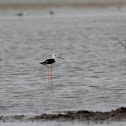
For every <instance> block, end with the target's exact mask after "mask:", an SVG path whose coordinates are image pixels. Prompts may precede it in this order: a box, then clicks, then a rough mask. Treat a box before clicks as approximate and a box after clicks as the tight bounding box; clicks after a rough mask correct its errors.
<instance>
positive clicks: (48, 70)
mask: <svg viewBox="0 0 126 126" xmlns="http://www.w3.org/2000/svg"><path fill="white" fill-rule="evenodd" d="M47 72H48V75H47V78H48V86H49V68H47Z"/></svg>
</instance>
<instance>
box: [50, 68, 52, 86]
mask: <svg viewBox="0 0 126 126" xmlns="http://www.w3.org/2000/svg"><path fill="white" fill-rule="evenodd" d="M51 77H52V67H51V74H50V80H51V85H52V79H51Z"/></svg>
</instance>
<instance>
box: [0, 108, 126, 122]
mask: <svg viewBox="0 0 126 126" xmlns="http://www.w3.org/2000/svg"><path fill="white" fill-rule="evenodd" d="M52 120H54V121H75V120H78V121H121V120H123V121H126V108H125V107H121V108H118V109H116V110H112V111H107V112H99V111H96V112H93V111H86V110H80V111H67V112H66V113H64V114H41V115H38V116H32V117H31V116H25V115H14V116H0V122H15V121H20V122H22V121H31V122H33V121H52Z"/></svg>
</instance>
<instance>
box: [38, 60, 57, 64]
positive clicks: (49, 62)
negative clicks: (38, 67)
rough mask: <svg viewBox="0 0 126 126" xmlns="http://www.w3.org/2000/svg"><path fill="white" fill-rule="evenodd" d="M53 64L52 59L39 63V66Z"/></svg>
mask: <svg viewBox="0 0 126 126" xmlns="http://www.w3.org/2000/svg"><path fill="white" fill-rule="evenodd" d="M54 62H55V60H54V59H47V60H46V61H44V62H42V63H40V64H53V63H54Z"/></svg>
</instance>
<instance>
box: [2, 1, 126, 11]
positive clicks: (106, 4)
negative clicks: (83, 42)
mask: <svg viewBox="0 0 126 126" xmlns="http://www.w3.org/2000/svg"><path fill="white" fill-rule="evenodd" d="M113 6H118V7H121V6H126V2H87V3H86V2H71V3H69V2H66V3H63V2H59V3H54V2H52V3H0V9H43V8H49V7H73V8H85V7H86V8H89V7H90V8H97V7H101V8H103V7H113Z"/></svg>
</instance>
